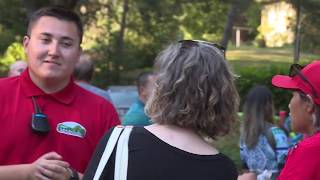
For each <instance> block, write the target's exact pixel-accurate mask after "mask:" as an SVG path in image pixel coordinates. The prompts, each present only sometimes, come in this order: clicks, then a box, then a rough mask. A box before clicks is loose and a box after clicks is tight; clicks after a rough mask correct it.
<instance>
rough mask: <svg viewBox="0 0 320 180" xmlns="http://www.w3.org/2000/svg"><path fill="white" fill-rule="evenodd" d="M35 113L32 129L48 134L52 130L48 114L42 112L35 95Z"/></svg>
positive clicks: (33, 99) (33, 98)
mask: <svg viewBox="0 0 320 180" xmlns="http://www.w3.org/2000/svg"><path fill="white" fill-rule="evenodd" d="M32 101H33V105H34V109H35V111H36V113H35V114H32V121H31V127H32V130H33V131H34V132H36V133H39V134H47V133H48V132H49V131H50V124H49V121H48V116H47V115H46V114H44V113H42V112H41V109H40V107H39V105H38V102H37V100H36V98H35V97H32Z"/></svg>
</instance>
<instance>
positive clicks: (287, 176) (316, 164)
mask: <svg viewBox="0 0 320 180" xmlns="http://www.w3.org/2000/svg"><path fill="white" fill-rule="evenodd" d="M319 152H320V133H319V132H318V133H317V134H315V135H313V136H310V137H308V138H306V139H304V140H303V141H301V142H300V143H299V144H298V145H296V146H295V147H293V148H292V149H291V150H290V151H289V153H288V158H287V161H286V164H285V166H284V168H283V170H282V171H281V174H280V176H279V178H278V179H279V180H309V179H310V180H311V179H312V180H318V179H320V155H319Z"/></svg>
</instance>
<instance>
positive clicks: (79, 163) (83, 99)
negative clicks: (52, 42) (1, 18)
mask: <svg viewBox="0 0 320 180" xmlns="http://www.w3.org/2000/svg"><path fill="white" fill-rule="evenodd" d="M32 96H36V97H37V101H38V104H39V106H40V108H41V110H42V112H43V113H44V114H46V115H47V116H48V120H49V124H50V127H51V130H50V132H49V133H48V134H46V135H39V134H37V133H35V132H33V130H32V128H31V118H32V114H33V113H35V108H34V105H33V101H32V98H31V97H32ZM118 124H120V121H119V117H118V114H117V112H116V110H115V109H114V107H113V106H112V105H111V103H109V102H107V101H106V100H105V99H103V98H101V97H99V96H97V95H94V94H92V93H90V92H88V91H86V90H84V89H83V88H81V87H79V86H78V85H76V84H75V83H74V82H73V80H71V81H70V83H69V84H68V86H67V87H65V88H64V89H63V90H61V91H59V92H57V93H54V94H46V93H45V92H43V91H42V90H41V89H40V88H38V87H37V86H36V85H35V84H34V83H33V82H32V81H31V79H30V76H29V73H28V70H26V71H25V72H24V73H23V74H22V75H21V76H18V77H12V78H4V79H0V152H1V153H0V165H11V164H24V163H31V162H33V161H35V160H36V159H38V158H39V157H40V156H42V155H43V154H45V153H48V152H51V151H55V152H57V153H58V154H60V155H62V157H63V159H64V160H65V161H67V162H69V163H70V164H71V166H72V167H73V168H75V169H76V170H78V171H79V172H84V170H85V168H86V166H87V165H88V162H89V160H90V158H91V155H92V153H93V152H94V150H95V147H96V145H97V144H98V142H99V140H100V138H101V137H102V136H103V134H104V133H105V132H106V131H107V130H109V129H110V128H111V127H113V126H115V125H118Z"/></svg>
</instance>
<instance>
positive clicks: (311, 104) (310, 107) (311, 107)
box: [306, 94, 315, 113]
mask: <svg viewBox="0 0 320 180" xmlns="http://www.w3.org/2000/svg"><path fill="white" fill-rule="evenodd" d="M307 97H308V99H309V101H308V102H306V103H307V111H308V112H309V113H314V111H315V104H314V101H313V99H312V97H311V96H310V95H309V94H307Z"/></svg>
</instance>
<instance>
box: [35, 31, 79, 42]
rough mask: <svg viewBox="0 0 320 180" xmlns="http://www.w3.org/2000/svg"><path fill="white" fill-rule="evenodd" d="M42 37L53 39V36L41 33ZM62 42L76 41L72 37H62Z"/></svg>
mask: <svg viewBox="0 0 320 180" xmlns="http://www.w3.org/2000/svg"><path fill="white" fill-rule="evenodd" d="M40 35H41V36H48V37H53V35H52V34H50V33H47V32H43V33H40ZM61 40H62V41H72V42H73V41H74V39H73V38H71V37H69V36H62V37H61Z"/></svg>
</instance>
